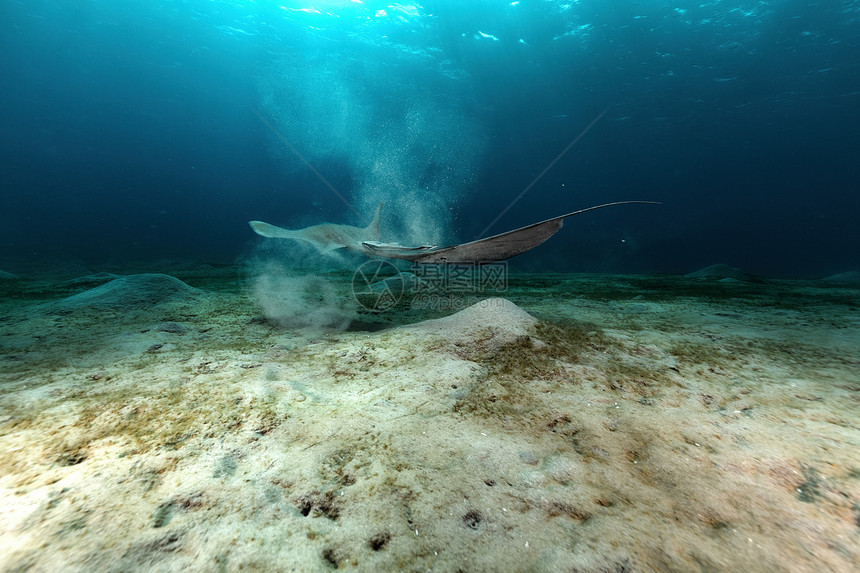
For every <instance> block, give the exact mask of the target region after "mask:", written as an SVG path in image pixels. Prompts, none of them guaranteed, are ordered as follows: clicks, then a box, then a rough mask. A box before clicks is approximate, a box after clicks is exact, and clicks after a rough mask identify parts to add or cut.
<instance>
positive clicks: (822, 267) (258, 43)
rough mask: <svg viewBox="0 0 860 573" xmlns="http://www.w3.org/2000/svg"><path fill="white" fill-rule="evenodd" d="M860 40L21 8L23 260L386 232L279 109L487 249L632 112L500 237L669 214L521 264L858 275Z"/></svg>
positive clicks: (8, 30) (339, 13)
mask: <svg viewBox="0 0 860 573" xmlns="http://www.w3.org/2000/svg"><path fill="white" fill-rule="evenodd" d="M858 44H860V2H858V1H839V0H830V1H821V2H817V3H813V2H809V1H808V0H804V1H794V0H783V1H752V0H722V1H719V0H718V1H715V2H701V1H696V2H692V1H691V2H686V1H679V2H671V3H668V2H663V1H657V0H654V1H652V0H643V1H641V2H607V1H605V0H600V1H598V0H580V1H568V2H552V1H544V0H540V1H537V0H522V1H521V2H502V1H486V0H485V1H469V2H463V1H455V0H442V1H436V2H429V1H427V2H423V3H421V4H417V3H416V4H402V5H397V4H389V3H386V2H375V1H371V0H366V1H364V2H363V3H358V2H349V1H312V0H307V2H301V3H300V2H286V1H285V2H282V3H279V2H265V1H255V2H250V1H247V0H245V1H239V0H234V1H232V2H221V1H207V0H186V1H179V0H176V1H170V2H161V3H159V2H130V1H117V0H111V1H107V0H91V1H86V0H77V1H74V2H72V1H44V0H26V1H24V0H21V1H17V0H2V2H0V126H2V129H1V130H0V177H2V180H0V185H2V188H0V249H2V252H0V260H2V259H4V258H14V257H19V256H25V257H46V258H48V257H64V258H75V259H80V260H82V261H98V260H103V259H107V258H110V257H114V258H117V257H118V258H121V259H123V258H124V259H127V260H132V259H161V258H177V257H190V258H196V259H200V260H213V261H225V260H231V259H232V258H234V257H236V256H238V255H240V254H241V253H243V252H247V251H248V249H249V248H250V246H251V245H253V244H254V243H255V242H256V241H257V240H258V238H257V237H256V236H254V235H253V234H251V231H250V229H249V228H248V226H247V224H246V222H247V221H248V220H250V219H262V220H265V221H269V222H272V223H276V224H284V225H295V226H298V225H304V224H312V223H315V222H320V221H324V220H329V221H342V222H351V223H356V224H358V223H360V219H359V217H358V216H357V215H355V213H354V212H353V211H352V210H351V209H350V208H348V207H347V206H346V205H344V203H342V202H341V201H340V199H338V197H337V196H336V195H335V193H333V192H332V191H331V190H330V189H329V188H328V187H327V186H326V185H325V184H324V183H323V182H321V181H320V180H319V179H318V178H317V177H316V176H315V175H314V173H313V172H312V171H311V170H310V169H309V168H308V167H307V166H306V165H305V164H304V163H303V162H302V161H301V160H300V159H298V158H297V157H296V155H295V154H294V153H293V152H292V151H290V149H289V148H288V147H287V145H286V144H284V143H283V142H282V141H281V140H279V139H278V138H277V137H276V136H275V135H274V134H273V133H272V132H271V131H270V130H269V128H268V127H266V125H265V124H264V123H263V122H262V121H261V119H260V117H258V115H257V114H258V113H259V114H260V116H262V117H263V118H265V119H266V120H267V121H270V122H271V123H272V125H273V126H274V127H275V128H276V129H277V130H278V131H279V132H280V133H281V134H282V135H283V137H284V139H286V140H287V141H288V142H289V143H290V145H292V146H293V147H294V148H295V149H296V150H297V151H298V152H299V153H301V154H302V155H303V156H304V157H305V159H307V161H308V162H309V163H311V164H312V165H313V166H314V167H315V168H316V169H317V170H318V171H319V172H320V173H321V174H322V175H323V176H324V177H325V178H326V179H327V180H328V181H329V182H330V183H331V185H332V186H333V187H335V188H336V189H337V190H338V191H339V192H341V193H342V194H343V195H344V196H345V197H347V198H348V200H349V202H350V204H351V205H352V206H354V207H355V208H356V209H357V210H358V211H360V212H362V213H367V214H369V213H370V211H371V210H372V207H373V205H374V203H375V202H376V201H378V200H379V199H385V200H386V201H387V202H388V206H387V207H386V217H387V219H386V224H385V226H386V228H387V232H386V233H385V235H384V236H383V240H392V241H398V240H400V241H404V242H406V241H412V240H425V239H426V240H434V241H435V240H442V241H463V240H471V239H473V238H475V236H476V235H478V234H479V233H481V232H482V231H483V230H484V229H485V228H486V226H487V225H488V224H489V223H490V222H491V221H493V220H494V219H495V218H496V216H497V215H498V214H499V213H500V212H501V211H502V210H503V209H504V208H505V207H506V206H507V205H509V204H510V202H511V201H512V200H513V199H514V198H516V197H517V196H518V195H519V194H520V192H521V191H522V190H523V189H524V188H526V187H527V186H528V185H529V184H531V183H532V182H533V181H534V180H535V178H536V177H537V176H538V175H539V174H540V173H541V172H542V171H543V170H544V169H545V168H546V167H547V166H548V165H549V164H550V163H551V162H552V161H553V160H554V159H555V158H556V157H557V156H558V155H559V153H560V152H561V151H562V150H563V149H565V148H566V147H567V146H568V145H569V144H570V143H571V142H572V141H573V140H574V139H575V138H576V137H577V135H579V134H580V133H581V132H582V131H583V129H584V128H585V127H586V126H587V125H588V124H589V123H590V122H591V121H592V120H594V119H595V118H596V117H598V116H599V115H600V114H601V113H602V112H604V111H605V115H603V116H602V117H601V118H600V120H599V121H598V122H597V123H596V124H595V125H594V126H593V127H592V128H591V130H590V131H588V133H586V134H585V135H584V136H583V137H582V139H581V140H580V141H579V142H578V143H577V144H576V145H574V146H573V147H572V148H571V149H570V151H569V152H568V153H567V154H565V155H564V156H563V157H561V158H560V159H559V160H558V162H557V163H556V164H555V165H554V166H553V167H552V169H550V170H549V171H548V172H547V173H546V175H545V176H544V177H543V178H541V179H540V180H539V181H538V182H537V183H536V184H535V185H534V186H533V187H532V188H531V189H530V190H529V191H528V193H526V194H525V195H524V196H523V197H522V199H521V200H519V202H517V203H516V205H515V207H514V208H513V209H511V210H510V211H509V212H508V213H507V214H506V215H505V216H504V217H503V218H502V219H501V220H499V221H498V222H497V223H496V224H495V225H494V226H493V227H492V229H490V230H489V233H498V232H502V231H505V230H508V229H511V228H514V227H516V226H520V225H524V224H528V223H531V222H534V221H537V220H540V219H544V218H548V217H551V216H554V215H558V214H561V213H565V212H568V211H572V210H575V209H578V208H582V207H586V206H589V205H591V204H595V203H602V202H608V201H613V200H623V199H649V200H657V201H662V202H664V205H662V206H660V207H648V206H628V207H618V208H614V209H609V210H601V211H597V212H594V213H590V214H587V215H583V216H581V217H579V218H574V219H570V220H568V222H567V223H566V225H565V228H564V229H563V230H562V231H561V232H560V233H559V234H558V235H557V236H556V237H554V238H553V239H551V241H550V242H548V243H547V244H546V245H544V246H542V247H540V248H539V249H537V250H536V251H533V252H532V253H529V254H527V255H523V256H521V257H519V258H518V259H515V261H517V263H518V265H519V266H520V267H521V268H533V269H540V268H543V269H548V270H549V269H553V270H572V271H616V272H617V271H624V272H647V271H659V272H686V271H690V270H694V269H696V268H698V267H701V266H704V265H706V264H710V263H714V262H725V263H728V264H731V265H735V266H739V267H741V268H743V269H744V270H747V271H750V272H755V273H761V274H766V275H774V276H819V275H824V274H828V273H831V272H836V271H843V270H850V269H857V268H858V266H860V256H858V253H860V232H858V221H860V217H859V216H858V215H860V192H859V191H860V168H858V165H860V161H858V151H860V139H858V136H860V58H858V54H860V47H858ZM417 218H421V219H422V220H423V221H425V227H426V228H422V227H421V226H418V227H417V228H411V227H410V221H413V220H415V219H417ZM422 233H423V235H422ZM259 240H262V239H259ZM9 270H12V269H9Z"/></svg>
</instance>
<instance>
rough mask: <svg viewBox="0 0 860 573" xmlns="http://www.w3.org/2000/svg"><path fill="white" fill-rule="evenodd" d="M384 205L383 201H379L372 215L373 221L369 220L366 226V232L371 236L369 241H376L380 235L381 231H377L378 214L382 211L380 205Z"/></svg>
mask: <svg viewBox="0 0 860 573" xmlns="http://www.w3.org/2000/svg"><path fill="white" fill-rule="evenodd" d="M383 205H385V201H380V202H379V207H377V208H376V214H375V215H374V216H373V221H371V222H370V225H368V226H367V229H366V230H367V233H368V235H369V236H370V237H371V239H370V240H371V241H378V240H379V237H380V236H381V232H380V231H379V214H380V213H382V206H383Z"/></svg>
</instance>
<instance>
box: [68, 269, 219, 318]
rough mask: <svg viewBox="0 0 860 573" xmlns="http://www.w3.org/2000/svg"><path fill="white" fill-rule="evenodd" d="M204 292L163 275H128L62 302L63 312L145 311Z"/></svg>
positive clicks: (188, 298)
mask: <svg viewBox="0 0 860 573" xmlns="http://www.w3.org/2000/svg"><path fill="white" fill-rule="evenodd" d="M202 293H203V291H201V290H199V289H196V288H194V287H191V286H189V285H187V284H185V283H184V282H182V281H181V280H179V279H177V278H175V277H171V276H169V275H162V274H140V275H128V276H124V277H120V278H118V279H114V280H112V281H110V282H109V283H106V284H103V285H101V286H98V287H96V288H92V289H89V290H86V291H84V292H82V293H78V294H76V295H72V296H70V297H68V298H65V299H63V300H61V301H59V302H58V303H56V304H57V306H58V308H60V309H62V310H79V309H92V310H108V309H119V310H142V309H146V308H151V307H153V306H156V305H158V304H161V303H164V302H167V301H177V300H183V299H187V300H190V299H193V298H196V297H197V296H198V295H200V294H202Z"/></svg>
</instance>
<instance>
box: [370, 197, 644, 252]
mask: <svg viewBox="0 0 860 573" xmlns="http://www.w3.org/2000/svg"><path fill="white" fill-rule="evenodd" d="M631 204H644V205H659V203H658V202H656V201H616V202H614V203H604V204H603V205H595V206H593V207H588V208H586V209H580V210H579V211H573V212H572V213H567V214H565V215H559V216H558V217H553V218H552V219H547V220H546V221H540V222H539V223H533V224H531V225H526V226H525V227H520V228H519V229H514V230H513V231H508V232H507V233H502V234H500V235H494V236H492V237H487V238H486V239H480V240H477V241H472V242H470V243H462V244H460V245H451V246H449V247H437V246H432V245H423V246H420V247H404V246H403V245H398V244H396V243H379V242H376V241H365V242H363V243H362V246H363V247H364V248H365V253H366V254H368V255H374V256H377V257H383V258H388V259H404V260H407V261H413V262H416V263H444V264H452V265H462V264H471V263H492V262H496V261H503V260H505V259H510V258H511V257H515V256H517V255H520V254H522V253H525V252H526V251H530V250H531V249H533V248H535V247H537V246H538V245H540V244H542V243H543V242H545V241H546V240H547V239H549V238H550V237H552V236H553V235H555V234H556V233H557V232H558V231H559V229H561V227H562V225H563V224H564V220H565V219H567V218H568V217H573V216H574V215H580V214H582V213H587V212H588V211H594V210H595V209H602V208H604V207H612V206H614V205H631Z"/></svg>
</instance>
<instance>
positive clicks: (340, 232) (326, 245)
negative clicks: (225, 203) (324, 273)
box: [248, 203, 383, 253]
mask: <svg viewBox="0 0 860 573" xmlns="http://www.w3.org/2000/svg"><path fill="white" fill-rule="evenodd" d="M382 205H383V203H380V204H379V207H377V208H376V214H375V215H374V216H373V221H371V223H370V225H368V226H367V227H353V226H352V225H338V224H336V223H322V224H320V225H313V226H311V227H306V228H304V229H282V228H281V227H276V226H274V225H270V224H269V223H264V222H262V221H249V222H248V224H249V225H251V228H252V229H254V232H255V233H257V234H258V235H262V236H263V237H268V238H270V239H294V240H297V241H305V242H306V243H310V244H311V245H313V246H314V247H316V248H317V249H318V250H319V251H320V252H323V253H327V252H329V251H333V250H335V249H349V250H351V251H358V252H359V253H366V249H365V248H364V247H363V246H362V245H363V243H365V242H373V241H378V240H379V236H380V233H379V214H380V213H381V212H382Z"/></svg>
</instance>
